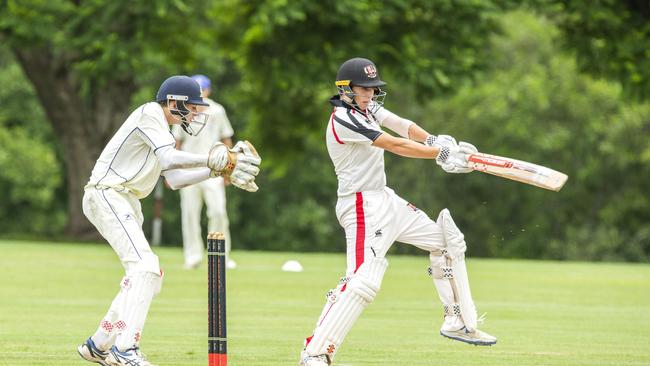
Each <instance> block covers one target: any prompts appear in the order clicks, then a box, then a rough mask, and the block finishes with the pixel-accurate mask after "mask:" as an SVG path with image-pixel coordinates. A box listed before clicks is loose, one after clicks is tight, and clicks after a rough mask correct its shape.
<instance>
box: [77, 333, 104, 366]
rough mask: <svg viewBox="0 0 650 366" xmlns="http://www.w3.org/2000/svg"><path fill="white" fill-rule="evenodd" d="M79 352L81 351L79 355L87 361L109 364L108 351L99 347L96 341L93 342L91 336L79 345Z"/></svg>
mask: <svg viewBox="0 0 650 366" xmlns="http://www.w3.org/2000/svg"><path fill="white" fill-rule="evenodd" d="M77 352H79V356H81V358H83V359H84V360H86V361H90V362H94V363H98V364H100V365H102V366H108V364H107V363H106V357H107V356H108V352H104V351H102V350H100V349H99V348H97V346H96V345H95V342H93V340H92V338H90V337H88V339H86V341H85V342H84V343H83V344H82V345H81V346H79V347H77Z"/></svg>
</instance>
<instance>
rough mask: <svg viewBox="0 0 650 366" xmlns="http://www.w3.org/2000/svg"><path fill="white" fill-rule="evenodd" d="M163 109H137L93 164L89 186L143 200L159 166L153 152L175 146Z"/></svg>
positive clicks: (153, 106)
mask: <svg viewBox="0 0 650 366" xmlns="http://www.w3.org/2000/svg"><path fill="white" fill-rule="evenodd" d="M175 143H176V141H175V140H174V136H172V134H171V132H170V131H169V125H168V124H167V120H166V119H165V115H164V112H163V109H162V107H161V106H160V105H159V104H158V103H155V102H151V103H146V104H144V105H142V106H140V107H139V108H137V109H136V110H135V111H133V113H131V115H130V116H129V118H127V120H126V121H125V122H124V124H122V126H121V127H120V128H119V129H118V130H117V132H116V133H115V135H114V136H113V137H112V138H111V140H110V141H109V142H108V144H107V145H106V147H105V148H104V150H103V151H102V153H101V155H100V156H99V159H97V162H96V163H95V167H94V168H93V171H92V174H91V176H90V180H89V182H88V184H87V187H88V186H97V187H111V188H113V189H115V190H117V191H125V190H126V191H129V192H131V193H133V194H134V195H135V196H136V197H137V198H138V199H142V198H144V197H146V196H148V195H149V193H151V191H152V190H153V189H154V187H155V185H156V182H157V181H158V177H160V172H161V166H160V163H159V161H158V159H157V158H156V156H155V155H154V154H155V151H156V150H157V149H160V148H161V147H164V146H174V145H175Z"/></svg>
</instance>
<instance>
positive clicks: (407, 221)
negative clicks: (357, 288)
mask: <svg viewBox="0 0 650 366" xmlns="http://www.w3.org/2000/svg"><path fill="white" fill-rule="evenodd" d="M336 217H337V218H338V220H339V223H340V224H341V226H342V227H343V229H344V230H345V240H346V243H347V270H346V274H347V276H350V275H352V274H353V273H354V271H355V270H356V269H357V268H359V266H361V264H362V263H363V262H364V261H365V259H366V258H369V257H385V256H386V253H387V252H388V250H389V249H390V247H391V245H392V244H393V243H394V242H395V241H398V242H402V243H406V244H411V245H415V246H416V247H418V248H420V249H423V250H426V251H429V252H430V251H434V250H441V249H443V248H444V246H445V244H444V239H443V234H442V231H441V229H440V227H439V226H438V224H436V223H435V222H434V221H433V220H431V219H430V218H429V216H427V214H426V213H424V212H423V211H421V210H420V209H418V208H417V207H415V206H414V205H412V204H410V203H408V202H407V201H405V200H404V199H402V198H401V197H399V196H398V195H397V194H396V193H395V192H394V191H393V190H392V189H390V188H388V187H385V188H384V189H381V190H376V191H365V192H357V193H356V194H353V195H349V196H345V197H339V199H338V202H337V204H336Z"/></svg>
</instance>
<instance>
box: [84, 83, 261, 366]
mask: <svg viewBox="0 0 650 366" xmlns="http://www.w3.org/2000/svg"><path fill="white" fill-rule="evenodd" d="M207 105H208V104H207V103H205V102H204V101H203V99H202V98H201V88H200V86H199V84H198V83H197V82H196V81H195V80H193V79H192V78H190V77H189V76H184V75H176V76H172V77H170V78H168V79H167V80H165V81H164V82H163V83H162V85H161V86H160V88H159V90H158V93H157V95H156V100H155V101H154V102H149V103H146V104H144V105H141V106H140V107H138V108H137V109H136V110H135V111H133V112H132V113H131V115H130V116H129V117H128V118H127V120H126V121H125V122H124V124H122V126H121V127H120V128H119V129H118V130H117V132H116V133H115V135H114V136H113V137H112V138H111V140H110V141H109V142H108V144H107V145H106V147H105V148H104V150H103V151H102V153H101V155H100V156H99V159H98V160H97V163H96V164H95V167H94V169H93V171H92V174H91V177H90V180H89V181H88V184H87V185H86V187H85V193H84V197H83V212H84V214H85V215H86V217H87V218H88V219H89V220H90V222H92V223H93V225H95V227H96V228H97V230H98V231H99V233H100V234H101V235H102V236H103V237H104V238H105V239H106V241H108V243H109V244H110V245H111V247H112V248H113V250H115V253H116V254H117V256H118V257H119V259H120V262H121V263H122V266H123V267H124V271H125V275H124V277H123V278H122V280H121V281H120V290H119V292H118V293H117V296H116V297H115V299H114V300H113V302H112V303H111V306H110V308H109V309H108V312H107V313H106V315H105V316H104V318H103V319H102V320H101V321H100V322H99V327H98V328H97V331H96V332H95V333H94V334H93V335H92V336H91V337H89V338H88V339H87V340H86V341H85V342H84V343H83V344H82V345H80V346H79V347H78V349H77V351H78V352H79V355H81V357H82V358H83V359H84V360H87V361H90V362H95V363H98V364H100V365H103V366H106V365H113V366H116V365H129V366H152V364H151V363H150V362H149V361H147V360H146V358H145V357H144V356H143V355H142V353H141V352H140V346H139V345H140V340H141V338H142V331H143V328H144V324H145V320H146V318H147V313H148V311H149V305H150V304H151V301H152V299H153V298H154V296H156V294H158V293H159V292H160V289H161V286H162V278H163V272H162V270H161V269H160V264H159V263H158V257H157V256H156V255H155V254H154V253H153V251H152V250H151V247H150V246H149V243H148V241H147V239H146V238H145V235H144V233H143V231H142V222H143V217H142V210H141V207H140V200H141V199H143V198H145V197H147V196H148V195H149V194H150V193H151V191H152V190H153V189H154V187H155V185H156V182H157V181H158V178H159V177H160V176H161V175H162V176H164V177H165V179H166V180H167V183H168V184H169V186H170V187H171V188H172V189H178V188H181V187H185V186H187V185H191V184H195V183H199V182H202V181H204V180H207V179H209V178H211V177H217V176H224V177H228V178H229V179H230V181H231V183H232V184H233V185H235V186H236V187H238V188H241V189H244V190H246V191H249V192H255V191H257V189H258V187H257V185H256V184H255V176H256V175H257V174H258V173H259V165H260V162H261V159H260V157H259V156H258V155H257V152H256V151H255V149H254V148H253V146H252V145H251V144H250V143H248V142H241V141H240V142H238V143H237V144H235V146H234V147H233V148H232V149H229V148H228V147H227V146H226V145H224V144H223V143H221V142H217V141H215V144H214V145H213V146H212V148H211V149H210V151H209V153H207V154H193V153H188V152H184V151H179V150H176V149H175V144H176V141H175V140H174V137H173V136H172V134H171V132H170V130H169V125H175V124H180V125H181V127H182V128H183V130H184V131H185V132H186V133H188V134H190V135H197V134H199V133H200V132H201V129H202V128H203V127H204V126H205V119H206V115H205V113H203V112H202V109H203V108H204V107H205V106H207Z"/></svg>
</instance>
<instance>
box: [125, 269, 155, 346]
mask: <svg viewBox="0 0 650 366" xmlns="http://www.w3.org/2000/svg"><path fill="white" fill-rule="evenodd" d="M129 277H130V280H131V283H130V286H129V288H128V289H127V290H126V295H125V297H124V303H123V307H122V309H120V310H121V311H120V315H119V320H118V321H117V322H116V323H115V324H116V328H117V332H118V336H117V339H116V340H115V346H116V347H117V348H118V349H119V350H122V351H123V350H126V349H129V348H132V347H137V346H138V344H139V343H140V338H141V337H142V328H143V327H144V322H145V320H146V319H147V313H148V312H149V306H150V305H151V300H152V299H153V297H154V296H155V295H156V294H157V293H158V291H159V290H160V286H161V282H162V278H161V275H160V274H159V273H153V272H135V273H133V274H132V275H131V276H129Z"/></svg>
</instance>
